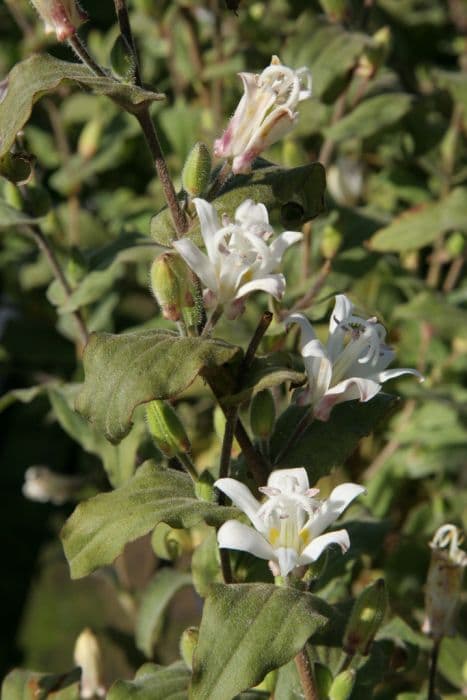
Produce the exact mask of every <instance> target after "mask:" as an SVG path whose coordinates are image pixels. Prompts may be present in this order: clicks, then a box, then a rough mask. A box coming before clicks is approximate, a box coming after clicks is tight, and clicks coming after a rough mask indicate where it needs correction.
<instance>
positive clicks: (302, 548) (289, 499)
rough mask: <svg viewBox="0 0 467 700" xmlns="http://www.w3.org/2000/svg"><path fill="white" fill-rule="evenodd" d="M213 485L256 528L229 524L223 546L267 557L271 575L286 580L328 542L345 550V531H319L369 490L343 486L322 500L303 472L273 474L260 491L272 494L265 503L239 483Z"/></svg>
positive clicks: (221, 532)
mask: <svg viewBox="0 0 467 700" xmlns="http://www.w3.org/2000/svg"><path fill="white" fill-rule="evenodd" d="M214 485H215V486H216V487H217V488H218V489H220V490H221V491H223V493H225V494H226V495H227V496H228V497H229V498H230V500H231V501H232V503H234V504H235V505H236V506H237V507H238V508H240V509H241V510H243V512H244V513H246V515H247V516H248V517H249V518H250V520H251V522H252V524H253V526H254V528H255V529H253V528H251V527H249V526H248V525H244V524H243V523H240V522H238V521H236V520H228V521H227V522H226V523H224V524H223V525H222V527H221V528H220V529H219V532H218V533H217V538H218V542H219V547H223V548H225V549H240V550H242V551H245V552H250V553H251V554H254V555H255V556H257V557H260V558H261V559H267V560H268V561H269V562H270V566H271V570H272V571H273V573H275V574H279V573H280V574H281V575H282V576H287V574H289V573H290V572H291V571H293V569H295V568H296V567H297V566H303V565H305V564H310V563H312V562H314V561H316V560H317V559H318V558H319V556H320V555H321V553H322V552H323V550H324V549H326V547H328V546H329V545H330V544H338V545H339V547H340V548H341V549H342V551H343V552H345V551H347V549H348V548H349V546H350V540H349V535H348V533H347V530H335V531H334V532H328V533H327V534H326V535H323V534H321V533H322V532H324V530H326V529H327V528H328V527H329V525H331V523H333V522H334V521H335V520H336V519H337V518H338V517H339V515H340V514H341V513H342V512H343V511H344V510H345V509H346V508H347V506H348V505H349V504H350V503H351V502H352V501H353V500H354V498H356V497H357V496H359V495H360V494H361V493H363V492H364V491H365V489H364V488H363V487H362V486H358V484H350V483H349V484H341V485H340V486H337V487H336V488H335V489H334V490H333V492H332V493H331V495H330V496H329V498H328V499H326V500H324V501H319V500H317V499H316V498H315V496H316V495H317V494H318V493H319V489H310V487H309V483H308V476H307V473H306V471H305V469H302V468H299V469H279V470H277V471H274V472H272V473H271V474H270V476H269V479H268V485H267V486H266V487H263V488H260V491H261V492H262V493H264V494H266V496H268V499H267V500H266V501H265V503H263V504H261V503H259V501H257V500H256V498H255V497H254V496H253V495H252V494H251V492H250V491H249V489H248V488H247V487H246V486H245V485H244V484H242V483H241V482H240V481H237V480H236V479H218V480H217V481H216V482H215V484H214Z"/></svg>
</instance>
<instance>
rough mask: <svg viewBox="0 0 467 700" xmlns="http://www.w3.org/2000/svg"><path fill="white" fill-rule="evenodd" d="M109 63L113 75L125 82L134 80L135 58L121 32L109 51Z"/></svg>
mask: <svg viewBox="0 0 467 700" xmlns="http://www.w3.org/2000/svg"><path fill="white" fill-rule="evenodd" d="M110 65H111V66H112V71H113V72H114V74H115V76H116V77H117V78H119V79H120V80H123V81H125V82H127V83H133V82H134V80H135V68H136V65H135V59H134V56H133V51H132V49H131V47H130V46H129V44H128V41H127V40H126V38H125V37H124V36H122V35H121V34H119V35H118V37H117V38H116V39H115V42H114V45H113V46H112V49H111V51H110Z"/></svg>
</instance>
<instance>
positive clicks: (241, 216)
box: [235, 199, 269, 226]
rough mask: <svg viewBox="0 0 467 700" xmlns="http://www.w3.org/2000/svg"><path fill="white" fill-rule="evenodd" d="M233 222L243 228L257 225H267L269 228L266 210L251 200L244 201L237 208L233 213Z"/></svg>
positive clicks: (259, 203)
mask: <svg viewBox="0 0 467 700" xmlns="http://www.w3.org/2000/svg"><path fill="white" fill-rule="evenodd" d="M235 221H238V222H239V223H241V224H244V225H245V226H250V225H251V224H258V223H259V224H267V225H268V226H269V215H268V210H267V209H266V207H265V206H264V204H261V202H258V204H255V203H254V202H253V200H252V199H246V200H245V201H244V202H242V203H241V204H240V206H239V207H237V209H236V211H235Z"/></svg>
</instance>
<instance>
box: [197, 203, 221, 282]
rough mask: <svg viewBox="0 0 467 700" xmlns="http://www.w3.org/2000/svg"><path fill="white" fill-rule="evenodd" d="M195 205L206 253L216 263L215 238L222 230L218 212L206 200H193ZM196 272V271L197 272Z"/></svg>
mask: <svg viewBox="0 0 467 700" xmlns="http://www.w3.org/2000/svg"><path fill="white" fill-rule="evenodd" d="M193 204H194V205H195V207H196V213H197V214H198V219H199V223H200V226H201V235H202V237H203V241H204V245H205V246H206V251H207V254H208V256H209V259H210V260H211V261H212V262H214V260H216V256H217V250H216V246H215V244H214V237H215V235H216V233H217V232H218V231H219V230H220V229H221V228H222V226H221V224H220V222H219V219H218V216H217V212H216V210H215V209H214V207H213V206H212V204H210V203H209V202H206V200H205V199H200V198H199V197H195V198H194V199H193ZM195 272H196V270H195Z"/></svg>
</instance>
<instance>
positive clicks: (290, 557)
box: [271, 547, 299, 576]
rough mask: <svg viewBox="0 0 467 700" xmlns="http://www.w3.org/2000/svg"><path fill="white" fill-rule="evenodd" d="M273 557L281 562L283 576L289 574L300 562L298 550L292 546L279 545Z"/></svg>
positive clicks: (280, 567)
mask: <svg viewBox="0 0 467 700" xmlns="http://www.w3.org/2000/svg"><path fill="white" fill-rule="evenodd" d="M271 559H275V560H276V561H277V563H278V564H279V569H280V572H281V576H287V574H289V573H290V572H291V571H293V569H295V567H296V566H298V563H299V557H298V552H296V551H295V549H291V548H290V547H278V548H277V549H275V550H274V556H273V557H271Z"/></svg>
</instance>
